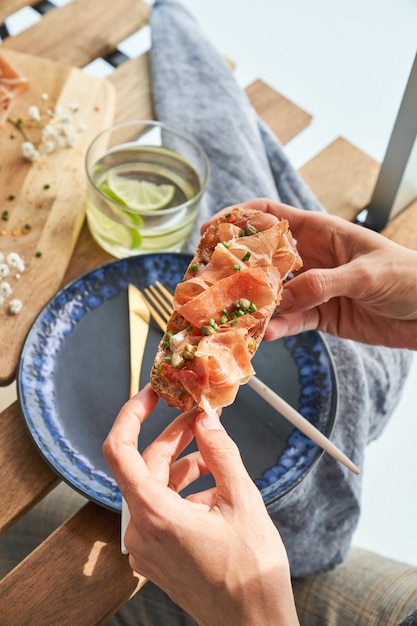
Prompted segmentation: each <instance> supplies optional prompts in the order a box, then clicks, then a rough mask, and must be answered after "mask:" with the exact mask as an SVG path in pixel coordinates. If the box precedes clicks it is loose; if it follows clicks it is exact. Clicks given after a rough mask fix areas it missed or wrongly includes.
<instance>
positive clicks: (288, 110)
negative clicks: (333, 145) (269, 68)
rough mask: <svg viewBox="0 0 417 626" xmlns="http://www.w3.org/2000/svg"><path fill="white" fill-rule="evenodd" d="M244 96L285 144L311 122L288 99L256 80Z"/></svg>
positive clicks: (306, 115)
mask: <svg viewBox="0 0 417 626" xmlns="http://www.w3.org/2000/svg"><path fill="white" fill-rule="evenodd" d="M246 94H247V96H248V97H249V100H250V101H251V103H252V106H253V107H254V108H255V110H256V111H257V113H258V115H259V117H260V118H261V119H262V120H263V121H264V122H265V124H267V126H269V128H270V129H271V130H272V132H274V133H275V135H276V136H277V137H278V138H279V140H280V141H281V143H283V144H285V143H287V142H288V141H290V139H293V138H294V137H295V136H296V135H298V134H299V133H300V132H301V131H302V130H304V129H305V128H306V127H307V126H308V125H309V124H310V122H311V119H312V117H311V115H310V114H309V113H307V112H306V111H304V110H303V109H302V108H301V107H299V106H298V105H296V104H295V103H294V102H292V101H291V100H288V98H285V97H284V96H282V95H281V94H279V93H278V92H277V91H276V90H275V89H272V87H270V86H269V85H268V84H267V83H265V82H264V81H262V80H260V79H258V80H255V81H254V82H253V83H251V84H250V85H249V86H248V87H247V88H246Z"/></svg>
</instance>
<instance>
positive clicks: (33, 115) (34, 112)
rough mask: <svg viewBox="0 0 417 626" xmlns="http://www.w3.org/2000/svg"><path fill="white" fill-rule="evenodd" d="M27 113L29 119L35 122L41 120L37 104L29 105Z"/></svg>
mask: <svg viewBox="0 0 417 626" xmlns="http://www.w3.org/2000/svg"><path fill="white" fill-rule="evenodd" d="M28 115H29V117H30V119H31V120H35V122H40V121H41V114H40V112H39V108H38V107H37V106H31V107H29V109H28Z"/></svg>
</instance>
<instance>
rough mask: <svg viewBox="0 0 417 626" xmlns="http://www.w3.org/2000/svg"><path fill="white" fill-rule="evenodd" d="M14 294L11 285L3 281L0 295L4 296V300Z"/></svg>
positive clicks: (0, 284) (0, 286)
mask: <svg viewBox="0 0 417 626" xmlns="http://www.w3.org/2000/svg"><path fill="white" fill-rule="evenodd" d="M12 293H13V289H12V288H11V286H10V283H8V282H7V281H5V280H3V282H1V283H0V295H1V296H3V298H8V297H9V296H11V295H12Z"/></svg>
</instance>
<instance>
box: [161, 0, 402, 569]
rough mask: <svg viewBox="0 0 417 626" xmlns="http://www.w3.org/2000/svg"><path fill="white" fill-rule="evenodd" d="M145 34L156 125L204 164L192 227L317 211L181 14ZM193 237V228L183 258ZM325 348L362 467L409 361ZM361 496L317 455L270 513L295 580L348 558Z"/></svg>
mask: <svg viewBox="0 0 417 626" xmlns="http://www.w3.org/2000/svg"><path fill="white" fill-rule="evenodd" d="M150 25H151V33H152V47H151V71H152V85H153V96H154V107H155V111H156V114H157V118H158V119H159V120H160V121H163V122H167V123H169V124H171V125H173V126H177V127H180V128H182V129H183V130H186V131H188V132H189V133H191V134H192V135H194V136H195V137H196V138H197V139H198V140H199V141H200V142H201V144H202V145H203V147H204V148H205V150H206V152H207V154H208V156H209V159H210V165H211V180H210V183H209V186H208V189H207V191H206V194H205V196H204V198H203V200H202V205H201V213H200V219H199V224H201V223H202V222H204V221H205V220H207V218H208V217H210V216H211V215H213V214H214V213H216V212H217V211H218V210H220V209H222V208H224V207H226V206H229V205H231V204H235V203H239V202H243V201H246V200H250V199H253V198H255V197H269V198H272V199H275V200H281V201H282V202H285V203H288V204H292V205H294V206H296V207H299V208H303V209H306V210H324V209H323V208H322V207H321V206H320V204H319V203H318V201H317V199H316V198H315V197H314V196H313V194H312V193H311V191H310V190H309V188H308V187H307V186H306V184H305V183H304V182H303V181H302V179H301V178H300V176H299V175H298V173H297V172H296V171H295V169H294V168H293V166H292V165H291V163H290V162H289V161H288V159H287V157H286V156H285V153H284V151H283V148H282V146H281V145H280V143H279V141H278V140H277V139H276V137H275V136H274V135H273V134H272V133H271V132H270V131H269V129H268V128H267V127H266V126H265V124H263V123H262V122H261V121H260V120H259V119H258V117H257V115H256V113H255V111H254V109H253V108H252V107H251V105H250V103H249V101H248V99H247V97H246V95H245V93H244V92H243V91H242V90H241V89H240V87H239V86H238V84H237V83H236V81H235V79H234V76H233V73H232V72H231V70H230V69H229V68H228V66H227V64H226V63H225V61H224V60H223V58H222V57H221V56H220V54H219V53H218V52H217V51H216V50H215V49H214V48H213V46H212V45H211V44H210V42H209V41H207V39H206V38H205V37H204V35H203V33H202V32H201V30H200V29H199V27H198V24H197V23H196V21H195V20H194V19H193V17H192V16H191V15H190V14H189V13H188V12H187V11H186V10H185V9H184V7H182V6H181V5H180V4H179V3H178V2H175V1H174V0H157V1H156V2H155V5H154V7H153V10H152V12H151V17H150ZM198 238H199V229H198V228H196V230H195V232H194V234H193V236H192V238H191V240H190V241H189V246H188V250H189V251H190V252H191V251H193V250H194V247H195V244H196V242H197V240H198ZM326 339H327V341H328V344H329V346H330V349H331V353H332V356H333V359H334V363H335V366H336V371H337V374H338V378H339V382H340V389H339V391H340V396H339V405H338V411H337V417H336V423H335V427H334V431H333V434H332V440H333V441H334V442H335V444H336V445H338V446H340V447H341V448H342V449H343V450H344V451H345V453H346V454H347V455H348V456H349V457H351V458H352V460H353V461H354V462H355V463H356V464H357V465H358V466H359V467H362V466H363V458H364V453H365V448H366V445H367V443H368V442H369V441H370V440H371V439H373V438H375V437H376V436H377V435H378V434H379V433H380V432H381V431H382V429H383V427H384V425H385V423H386V422H387V420H388V419H389V417H390V415H391V413H392V410H393V408H394V407H395V405H396V403H397V401H398V399H399V397H400V393H401V389H402V386H403V382H404V379H405V377H406V375H407V371H408V368H409V365H410V362H411V354H410V353H409V352H407V351H400V350H390V349H386V348H379V347H369V346H365V345H361V344H357V343H354V342H351V341H345V340H341V339H336V338H333V337H326ZM360 492H361V479H360V478H358V477H356V476H354V475H353V474H351V473H350V472H349V471H348V470H346V469H345V468H344V467H342V466H341V465H340V464H339V463H337V462H336V461H334V460H333V459H332V458H330V457H328V456H327V455H324V457H323V458H322V460H321V462H320V463H319V464H318V466H317V467H316V468H315V470H314V471H312V472H311V473H310V474H309V475H308V476H307V477H306V478H305V479H304V480H303V481H302V483H301V484H300V485H299V486H297V488H296V489H294V490H293V491H291V492H290V493H288V494H287V495H285V496H284V497H283V498H281V499H280V500H279V501H278V502H277V503H275V504H273V505H272V506H270V507H269V513H270V514H271V516H272V518H273V520H274V522H275V523H276V525H277V527H278V528H279V530H280V533H281V535H282V538H283V540H284V543H285V545H286V548H287V551H288V556H289V559H290V564H291V572H292V575H293V576H294V577H304V576H309V575H312V574H317V573H320V572H324V571H326V570H329V569H332V568H334V567H335V566H336V565H337V564H339V563H341V562H342V561H343V560H344V559H345V558H346V555H347V553H348V550H349V546H350V543H351V538H352V534H353V532H354V530H355V527H356V523H357V520H358V516H359V512H360ZM202 532H204V530H202Z"/></svg>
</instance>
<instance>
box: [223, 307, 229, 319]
mask: <svg viewBox="0 0 417 626" xmlns="http://www.w3.org/2000/svg"><path fill="white" fill-rule="evenodd" d="M222 313H223V314H224V315H226V317H227V318H228V317H229V311H228V310H227V309H222Z"/></svg>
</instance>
